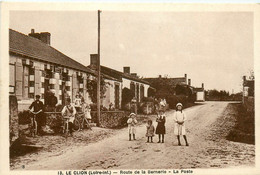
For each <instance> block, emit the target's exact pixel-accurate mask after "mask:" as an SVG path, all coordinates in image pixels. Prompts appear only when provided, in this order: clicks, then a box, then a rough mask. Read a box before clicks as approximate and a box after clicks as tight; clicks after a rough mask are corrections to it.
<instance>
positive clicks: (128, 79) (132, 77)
mask: <svg viewBox="0 0 260 175" xmlns="http://www.w3.org/2000/svg"><path fill="white" fill-rule="evenodd" d="M97 56H98V55H97V54H91V55H90V65H89V66H88V67H89V68H91V69H92V70H96V65H97ZM100 69H101V73H102V74H104V75H106V76H109V77H112V78H113V79H114V82H113V83H111V84H112V85H111V86H113V87H114V88H113V89H112V88H111V89H110V90H108V92H106V98H107V97H108V96H110V97H113V96H114V98H111V99H109V98H108V99H106V100H105V101H104V100H103V101H104V103H103V105H104V106H108V105H109V103H112V104H113V106H114V107H115V108H116V109H120V108H121V103H122V90H123V89H124V88H128V89H130V90H132V91H133V92H134V96H135V97H136V100H137V102H141V101H142V99H143V98H144V97H147V96H148V89H149V88H150V84H149V83H148V82H147V81H144V80H143V79H141V78H139V77H138V76H137V74H135V73H132V74H131V73H130V67H124V68H123V72H120V71H117V70H114V69H111V68H108V67H106V66H102V65H101V66H100ZM106 81H107V80H106ZM113 99H114V100H113ZM118 101H119V102H118ZM113 102H114V103H113Z"/></svg>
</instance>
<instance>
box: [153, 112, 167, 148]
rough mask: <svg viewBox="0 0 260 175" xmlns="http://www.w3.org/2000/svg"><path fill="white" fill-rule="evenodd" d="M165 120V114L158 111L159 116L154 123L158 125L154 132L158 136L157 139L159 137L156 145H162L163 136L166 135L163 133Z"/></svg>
mask: <svg viewBox="0 0 260 175" xmlns="http://www.w3.org/2000/svg"><path fill="white" fill-rule="evenodd" d="M165 118H166V117H165V114H164V113H163V110H160V111H159V114H158V116H157V119H156V122H157V123H158V124H157V127H156V131H155V133H156V134H158V137H159V141H158V143H164V134H165V133H166V131H165V122H166V119H165ZM161 139H162V140H161Z"/></svg>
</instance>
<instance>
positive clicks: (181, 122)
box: [173, 103, 189, 146]
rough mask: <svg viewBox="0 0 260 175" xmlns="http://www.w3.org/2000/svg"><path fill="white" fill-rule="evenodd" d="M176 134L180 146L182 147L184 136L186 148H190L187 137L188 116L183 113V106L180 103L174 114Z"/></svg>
mask: <svg viewBox="0 0 260 175" xmlns="http://www.w3.org/2000/svg"><path fill="white" fill-rule="evenodd" d="M173 120H174V134H175V135H177V139H178V145H179V146H180V145H181V142H180V136H181V135H183V138H184V140H185V142H186V146H189V144H188V141H187V137H186V129H185V122H186V120H187V117H186V114H185V113H184V111H182V104H181V103H178V104H177V105H176V112H175V114H174V118H173Z"/></svg>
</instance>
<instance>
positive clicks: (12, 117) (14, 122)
mask: <svg viewBox="0 0 260 175" xmlns="http://www.w3.org/2000/svg"><path fill="white" fill-rule="evenodd" d="M9 134H10V135H9V138H10V145H11V144H12V143H13V142H14V141H15V140H16V139H18V137H19V124H18V104H17V99H16V97H15V96H10V97H9Z"/></svg>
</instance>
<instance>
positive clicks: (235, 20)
mask: <svg viewBox="0 0 260 175" xmlns="http://www.w3.org/2000/svg"><path fill="white" fill-rule="evenodd" d="M10 28H11V29H14V30H16V31H19V32H21V33H24V34H28V33H30V31H31V29H35V32H50V33H51V46H52V47H54V48H56V49H57V50H59V51H61V52H62V53H64V54H65V55H67V56H69V57H71V58H73V59H75V60H76V61H78V62H80V63H82V64H84V65H89V63H90V54H93V53H97V11H66V12H65V11H11V12H10ZM253 28H254V26H253V13H252V12H169V11H168V12H151V11H149V12H145V11H143V12H140V11H139V12H133V11H120V12H119V11H118V12H117V11H102V13H101V55H100V56H101V64H102V65H104V66H108V67H110V68H113V69H116V70H119V71H123V67H124V66H130V67H131V70H130V71H131V73H137V74H138V75H139V76H141V77H158V76H159V75H162V76H165V75H168V76H169V77H182V76H184V74H185V73H186V74H187V75H188V78H191V84H192V86H195V87H201V83H204V85H205V88H206V89H217V90H227V91H229V92H232V91H233V92H239V91H241V89H242V76H243V75H246V74H248V72H249V71H250V70H252V69H253V65H254V58H253V56H254V47H253V46H254V38H253V32H254V31H253Z"/></svg>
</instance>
